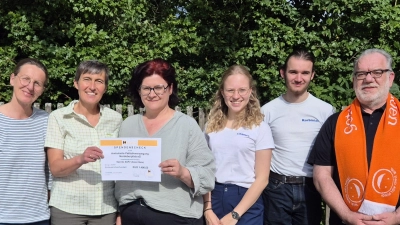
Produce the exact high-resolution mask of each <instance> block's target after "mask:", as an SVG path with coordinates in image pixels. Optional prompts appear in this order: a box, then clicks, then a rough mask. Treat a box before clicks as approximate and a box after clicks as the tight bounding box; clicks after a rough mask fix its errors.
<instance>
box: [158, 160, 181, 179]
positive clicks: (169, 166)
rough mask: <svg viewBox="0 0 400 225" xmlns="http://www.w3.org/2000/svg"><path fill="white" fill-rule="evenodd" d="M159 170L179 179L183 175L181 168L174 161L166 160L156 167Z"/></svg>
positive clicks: (177, 162) (176, 161)
mask: <svg viewBox="0 0 400 225" xmlns="http://www.w3.org/2000/svg"><path fill="white" fill-rule="evenodd" d="M158 166H159V167H160V168H161V171H162V172H163V173H165V174H168V175H170V176H173V177H176V178H178V179H181V177H182V174H183V168H184V167H183V166H181V164H180V163H179V161H178V160H176V159H167V160H165V161H163V162H161V163H160V165H158Z"/></svg>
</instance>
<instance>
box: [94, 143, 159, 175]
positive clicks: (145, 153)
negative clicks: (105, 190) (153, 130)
mask: <svg viewBox="0 0 400 225" xmlns="http://www.w3.org/2000/svg"><path fill="white" fill-rule="evenodd" d="M100 148H101V149H102V150H103V155H104V158H103V159H102V160H101V178H102V180H131V181H153V182H160V181H161V171H160V168H159V164H160V162H161V139H160V138H113V139H102V140H100Z"/></svg>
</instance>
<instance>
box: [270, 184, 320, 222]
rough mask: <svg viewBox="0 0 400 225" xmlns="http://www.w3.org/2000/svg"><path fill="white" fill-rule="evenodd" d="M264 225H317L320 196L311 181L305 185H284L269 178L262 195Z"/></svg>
mask: <svg viewBox="0 0 400 225" xmlns="http://www.w3.org/2000/svg"><path fill="white" fill-rule="evenodd" d="M262 196H263V199H264V206H265V210H264V224H265V225H290V224H292V225H319V224H320V222H321V217H322V208H321V195H320V194H319V193H318V191H317V190H316V189H315V186H314V184H313V183H312V180H310V181H309V182H306V183H305V184H285V183H283V182H281V181H279V180H277V179H274V178H269V183H268V185H267V187H266V188H265V189H264V192H263V194H262Z"/></svg>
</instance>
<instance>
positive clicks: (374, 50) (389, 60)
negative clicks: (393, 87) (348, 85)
mask: <svg viewBox="0 0 400 225" xmlns="http://www.w3.org/2000/svg"><path fill="white" fill-rule="evenodd" d="M373 53H378V54H381V55H383V56H384V57H385V58H386V63H387V67H388V69H389V70H392V62H393V58H392V56H390V54H389V53H387V52H386V51H385V50H382V49H378V48H371V49H367V50H365V51H363V52H362V53H361V55H360V56H358V57H357V59H356V60H355V61H354V67H353V74H354V73H355V72H356V70H357V65H358V62H359V61H360V59H361V58H362V57H364V56H367V55H370V54H373Z"/></svg>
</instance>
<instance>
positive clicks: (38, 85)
mask: <svg viewBox="0 0 400 225" xmlns="http://www.w3.org/2000/svg"><path fill="white" fill-rule="evenodd" d="M15 76H17V77H18V78H19V81H20V82H21V84H22V85H23V86H28V85H29V84H30V83H31V82H32V79H31V78H30V77H28V76H22V77H21V76H18V75H15ZM33 87H34V88H35V89H36V90H42V89H43V88H44V84H43V83H41V82H39V81H36V80H34V81H33Z"/></svg>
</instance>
